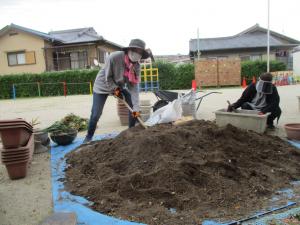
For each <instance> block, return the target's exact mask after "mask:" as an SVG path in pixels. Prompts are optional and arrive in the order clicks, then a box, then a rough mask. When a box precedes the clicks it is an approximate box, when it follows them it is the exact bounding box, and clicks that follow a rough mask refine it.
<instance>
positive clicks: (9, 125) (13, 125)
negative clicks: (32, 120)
mask: <svg viewBox="0 0 300 225" xmlns="http://www.w3.org/2000/svg"><path fill="white" fill-rule="evenodd" d="M15 127H24V128H27V129H28V130H30V132H31V133H32V132H33V128H32V127H30V126H28V125H26V124H23V123H14V124H0V130H1V129H2V128H6V129H8V128H15Z"/></svg>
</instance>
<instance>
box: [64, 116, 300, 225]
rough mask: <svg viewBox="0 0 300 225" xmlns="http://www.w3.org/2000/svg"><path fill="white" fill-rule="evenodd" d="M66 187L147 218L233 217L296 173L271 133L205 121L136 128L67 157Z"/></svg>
mask: <svg viewBox="0 0 300 225" xmlns="http://www.w3.org/2000/svg"><path fill="white" fill-rule="evenodd" d="M67 163H68V164H69V166H68V168H67V169H66V181H65V185H66V188H67V189H68V190H69V191H70V192H71V193H73V194H76V195H80V196H84V197H86V198H87V199H88V200H90V201H92V202H94V204H93V206H92V208H93V209H95V210H97V211H99V212H101V213H104V214H108V215H113V216H116V217H118V218H122V219H125V220H130V221H137V222H143V223H146V224H163V225H176V224H181V225H182V224H185V225H189V224H193V225H194V224H201V221H203V220H204V219H216V218H222V219H239V218H242V217H244V216H246V215H249V214H251V213H253V212H255V211H256V210H259V209H262V208H263V207H265V206H266V205H265V203H266V202H267V201H266V199H267V198H269V197H271V195H272V194H274V193H275V192H276V191H277V190H279V189H281V188H283V187H289V185H290V182H291V181H294V180H299V179H300V153H299V152H298V151H297V150H296V149H295V148H293V147H291V146H290V145H289V144H288V143H286V142H285V141H283V140H281V139H279V138H278V137H273V136H268V135H262V134H257V133H254V132H247V131H242V130H240V129H238V128H235V127H233V126H230V125H228V126H227V127H225V128H218V127H217V126H216V125H215V124H214V123H212V122H207V121H191V122H187V123H185V124H183V125H178V126H174V125H170V124H164V125H158V126H155V127H151V128H149V129H147V130H144V129H143V128H141V127H135V128H132V129H129V130H126V131H124V132H122V133H120V135H118V136H117V137H116V138H114V139H110V140H103V141H99V142H94V143H92V144H90V145H85V146H81V147H80V148H79V149H77V150H75V151H73V152H71V153H69V154H68V155H67Z"/></svg>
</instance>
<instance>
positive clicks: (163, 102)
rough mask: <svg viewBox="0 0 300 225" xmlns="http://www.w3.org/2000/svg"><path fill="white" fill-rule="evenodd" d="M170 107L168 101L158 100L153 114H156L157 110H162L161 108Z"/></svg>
mask: <svg viewBox="0 0 300 225" xmlns="http://www.w3.org/2000/svg"><path fill="white" fill-rule="evenodd" d="M166 105H168V101H166V100H158V101H157V102H155V104H154V105H153V112H155V111H156V110H158V109H160V108H161V107H164V106H166Z"/></svg>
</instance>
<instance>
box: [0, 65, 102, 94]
mask: <svg viewBox="0 0 300 225" xmlns="http://www.w3.org/2000/svg"><path fill="white" fill-rule="evenodd" d="M97 72H98V70H67V71H60V72H45V73H40V74H30V73H24V74H15V75H1V76H0V99H8V98H12V85H13V84H15V87H16V97H35V96H39V92H38V85H37V82H40V87H41V88H40V90H41V96H58V95H63V94H64V89H63V84H62V82H66V83H67V94H68V95H75V94H88V93H90V89H89V82H94V80H95V77H96V75H97ZM87 82H88V83H87ZM32 83H33V84H32ZM50 83H51V84H50ZM72 83H73V84H72ZM74 83H84V84H74Z"/></svg>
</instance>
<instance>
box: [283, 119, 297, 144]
mask: <svg viewBox="0 0 300 225" xmlns="http://www.w3.org/2000/svg"><path fill="white" fill-rule="evenodd" d="M284 128H285V132H286V134H287V138H288V139H291V140H297V141H300V123H288V124H285V125H284Z"/></svg>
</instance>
